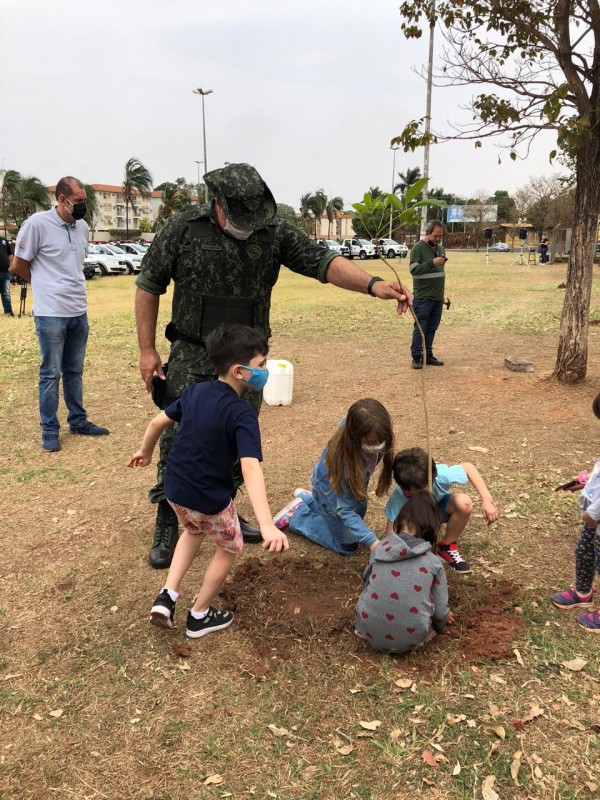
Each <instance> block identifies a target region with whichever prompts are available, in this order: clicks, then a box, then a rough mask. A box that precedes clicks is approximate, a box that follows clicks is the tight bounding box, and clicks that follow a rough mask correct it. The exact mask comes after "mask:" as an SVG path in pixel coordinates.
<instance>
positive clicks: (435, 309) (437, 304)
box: [410, 298, 442, 361]
mask: <svg viewBox="0 0 600 800" xmlns="http://www.w3.org/2000/svg"><path fill="white" fill-rule="evenodd" d="M413 310H414V312H415V315H416V317H417V319H418V320H419V325H420V326H421V328H423V333H424V334H425V350H426V354H427V358H431V356H432V355H433V339H434V337H435V332H436V331H437V329H438V328H439V326H440V321H441V319H442V301H441V300H419V299H418V298H415V299H414V301H413ZM410 352H411V354H412V357H413V358H414V359H415V360H416V361H420V360H421V358H422V357H423V340H422V339H421V332H420V331H419V329H418V328H417V326H416V325H415V326H414V330H413V337H412V344H411V348H410Z"/></svg>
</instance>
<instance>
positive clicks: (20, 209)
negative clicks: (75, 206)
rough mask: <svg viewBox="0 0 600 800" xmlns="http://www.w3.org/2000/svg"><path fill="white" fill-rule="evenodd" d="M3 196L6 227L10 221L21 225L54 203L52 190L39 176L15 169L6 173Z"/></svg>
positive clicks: (2, 190) (3, 182)
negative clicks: (23, 173) (51, 194)
mask: <svg viewBox="0 0 600 800" xmlns="http://www.w3.org/2000/svg"><path fill="white" fill-rule="evenodd" d="M1 197H2V217H3V220H4V227H5V228H6V225H7V222H8V221H12V222H13V223H14V224H15V225H16V226H17V227H20V226H21V225H22V224H23V222H25V220H26V219H27V218H28V217H30V216H31V215H32V214H35V212H36V211H43V210H45V209H47V208H50V206H51V205H52V200H51V197H50V192H49V191H48V189H46V187H45V186H44V184H43V183H42V182H41V181H40V179H39V178H36V177H35V176H33V175H21V173H20V172H17V170H14V169H9V170H7V171H6V172H5V173H4V177H3V179H2V189H1Z"/></svg>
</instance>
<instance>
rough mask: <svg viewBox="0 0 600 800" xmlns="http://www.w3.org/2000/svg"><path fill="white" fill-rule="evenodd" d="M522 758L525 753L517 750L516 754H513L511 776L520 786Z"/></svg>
mask: <svg viewBox="0 0 600 800" xmlns="http://www.w3.org/2000/svg"><path fill="white" fill-rule="evenodd" d="M522 757H523V751H522V750H517V751H516V753H514V754H513V760H512V764H511V765H510V774H511V775H512V779H513V781H514V782H515V783H517V784H518V780H517V778H518V777H519V770H520V769H521V758H522Z"/></svg>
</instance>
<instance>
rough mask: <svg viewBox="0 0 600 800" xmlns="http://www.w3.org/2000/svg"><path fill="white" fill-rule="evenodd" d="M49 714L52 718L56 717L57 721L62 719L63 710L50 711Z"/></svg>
mask: <svg viewBox="0 0 600 800" xmlns="http://www.w3.org/2000/svg"><path fill="white" fill-rule="evenodd" d="M49 713H50V716H51V717H55V719H58V718H59V717H62V715H63V710H62V708H57V709H56V711H50V712H49Z"/></svg>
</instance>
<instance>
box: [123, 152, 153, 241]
mask: <svg viewBox="0 0 600 800" xmlns="http://www.w3.org/2000/svg"><path fill="white" fill-rule="evenodd" d="M151 191H152V175H151V174H150V172H149V170H147V169H146V167H145V166H144V165H143V164H142V162H141V161H139V160H138V159H137V158H130V159H129V161H128V162H127V163H126V164H125V180H124V181H123V200H124V201H125V227H126V229H127V238H129V206H130V205H131V207H132V208H133V196H134V194H135V193H136V192H139V193H140V194H150V192H151Z"/></svg>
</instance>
